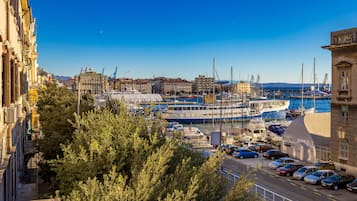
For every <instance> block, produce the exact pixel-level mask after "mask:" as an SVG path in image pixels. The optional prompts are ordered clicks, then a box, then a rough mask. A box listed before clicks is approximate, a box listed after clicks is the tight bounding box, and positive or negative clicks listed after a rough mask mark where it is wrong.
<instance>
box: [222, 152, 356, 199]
mask: <svg viewBox="0 0 357 201" xmlns="http://www.w3.org/2000/svg"><path fill="white" fill-rule="evenodd" d="M269 162H271V161H270V160H266V159H263V158H258V159H235V158H232V157H230V156H227V157H226V159H225V160H224V163H223V167H224V168H227V169H229V170H232V173H236V174H237V175H239V174H242V173H244V172H246V171H247V170H249V169H251V168H254V167H257V166H260V168H259V169H258V171H257V173H256V184H258V185H260V186H263V187H264V188H267V189H269V190H270V191H273V192H275V193H278V194H280V195H283V196H285V197H287V198H289V199H291V200H294V201H308V200H314V201H329V200H341V201H357V193H351V192H349V191H347V190H345V189H340V190H337V191H335V190H329V189H325V188H323V187H322V186H320V185H310V184H305V182H303V181H297V180H293V179H292V177H286V176H279V175H277V174H276V173H275V171H274V170H271V169H270V168H269V167H267V165H268V164H269Z"/></svg>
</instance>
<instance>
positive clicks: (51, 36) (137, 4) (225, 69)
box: [30, 0, 357, 82]
mask: <svg viewBox="0 0 357 201" xmlns="http://www.w3.org/2000/svg"><path fill="white" fill-rule="evenodd" d="M30 4H31V6H32V8H33V15H34V17H35V18H36V20H37V21H36V22H37V43H38V51H39V65H40V66H41V67H43V68H45V69H47V70H48V71H50V72H52V73H54V74H56V75H67V76H73V75H75V74H78V73H79V72H80V69H81V68H82V67H86V66H88V67H92V68H94V69H95V70H96V71H97V72H102V69H103V68H104V74H107V75H110V74H113V72H114V70H115V66H118V73H117V77H133V78H152V77H153V76H155V77H157V76H166V77H181V78H184V79H188V80H192V79H194V77H196V76H197V75H199V74H202V75H209V76H211V75H212V58H213V57H214V56H215V58H216V69H217V73H218V75H219V78H220V79H230V67H231V66H233V71H234V73H233V79H235V80H238V79H244V80H247V79H248V77H249V76H250V75H252V74H254V75H255V76H256V75H257V74H259V75H260V77H261V81H262V82H300V81H301V75H300V72H301V64H302V63H304V66H305V67H304V71H305V73H304V80H307V81H310V82H311V81H312V80H313V58H314V57H316V73H317V78H318V80H319V81H322V79H323V77H324V74H325V73H329V74H330V73H331V55H330V52H329V51H327V50H324V49H322V48H321V46H323V45H327V44H329V36H330V32H331V31H336V30H340V29H346V28H351V27H357V1H356V0H101V1H99V0H59V1H45V0H30Z"/></svg>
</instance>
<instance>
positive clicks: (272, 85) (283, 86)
mask: <svg viewBox="0 0 357 201" xmlns="http://www.w3.org/2000/svg"><path fill="white" fill-rule="evenodd" d="M312 85H313V84H311V83H306V84H304V87H310V86H312ZM260 86H261V87H263V88H267V89H287V88H289V89H290V88H301V83H282V82H274V83H261V84H260Z"/></svg>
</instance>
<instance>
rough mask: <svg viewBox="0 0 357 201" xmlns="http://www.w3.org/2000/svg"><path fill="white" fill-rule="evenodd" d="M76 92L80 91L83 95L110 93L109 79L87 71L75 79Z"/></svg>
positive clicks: (90, 70)
mask: <svg viewBox="0 0 357 201" xmlns="http://www.w3.org/2000/svg"><path fill="white" fill-rule="evenodd" d="M74 80H75V84H74V86H75V87H74V90H75V91H77V92H78V90H80V93H81V95H84V94H91V95H97V94H102V93H104V92H107V91H108V88H109V85H108V77H107V76H105V75H102V74H100V73H96V72H95V71H93V70H92V69H90V68H89V69H86V70H84V71H82V72H81V73H80V74H79V75H76V76H75V77H74Z"/></svg>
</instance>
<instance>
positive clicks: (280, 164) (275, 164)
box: [269, 157, 296, 170]
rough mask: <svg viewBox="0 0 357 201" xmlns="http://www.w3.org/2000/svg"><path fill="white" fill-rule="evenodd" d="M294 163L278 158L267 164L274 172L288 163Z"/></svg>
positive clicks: (287, 159)
mask: <svg viewBox="0 0 357 201" xmlns="http://www.w3.org/2000/svg"><path fill="white" fill-rule="evenodd" d="M294 162H296V161H295V160H294V159H292V158H286V157H284V158H279V159H277V160H275V161H273V162H271V163H270V164H269V167H270V168H271V169H274V170H275V169H277V168H279V167H283V166H284V165H286V164H288V163H294Z"/></svg>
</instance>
